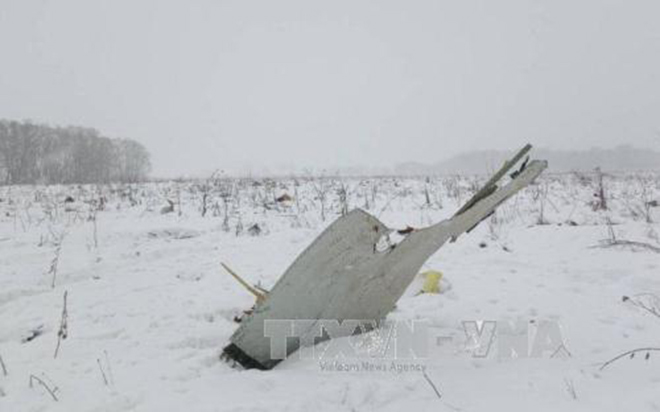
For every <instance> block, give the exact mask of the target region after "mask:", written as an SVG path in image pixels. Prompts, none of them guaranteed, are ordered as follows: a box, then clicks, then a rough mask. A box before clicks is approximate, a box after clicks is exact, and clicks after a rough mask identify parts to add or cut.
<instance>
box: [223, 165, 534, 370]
mask: <svg viewBox="0 0 660 412" xmlns="http://www.w3.org/2000/svg"><path fill="white" fill-rule="evenodd" d="M546 167H547V162H545V161H533V162H531V163H530V164H529V165H527V167H526V168H525V169H524V170H523V171H521V172H520V173H519V174H518V175H517V176H516V178H515V179H513V180H512V181H510V182H509V183H508V184H507V185H505V186H504V187H502V188H500V189H499V190H496V191H494V192H492V193H490V194H489V195H488V196H486V197H484V198H482V199H481V200H479V201H478V202H476V203H475V204H474V205H472V206H471V207H470V208H468V209H467V210H465V211H462V212H461V213H460V214H458V215H456V216H454V217H452V218H451V219H448V220H444V221H442V222H439V223H437V224H434V225H432V226H430V227H427V228H424V229H420V230H414V231H412V232H410V233H409V234H407V235H406V237H405V238H404V239H403V240H401V241H400V242H399V243H398V244H396V245H392V247H389V248H387V249H385V250H380V249H379V248H378V247H377V245H378V243H379V241H381V240H382V238H383V236H387V235H388V234H390V233H391V232H392V229H390V228H388V227H387V226H385V225H384V224H383V223H381V222H380V221H379V220H378V219H377V218H375V217H374V216H372V215H370V214H369V213H366V212H364V211H362V210H360V209H356V210H353V211H352V212H350V213H348V214H347V215H346V216H343V217H340V218H339V219H337V220H336V221H335V222H333V223H332V224H331V225H330V226H329V227H328V228H327V229H326V230H325V231H324V232H323V233H322V234H321V235H320V236H319V237H318V238H316V240H314V242H313V243H312V244H311V245H310V246H309V247H308V248H307V249H306V250H305V251H304V252H302V253H301V254H300V255H299V256H298V258H297V259H296V260H295V261H294V262H293V263H292V264H291V266H290V267H289V268H288V269H287V270H286V272H285V273H284V275H283V276H282V277H281V278H280V279H279V281H278V282H277V283H276V284H275V286H274V287H273V289H272V290H271V291H270V292H269V294H268V298H267V299H265V301H263V302H260V303H258V304H257V305H256V307H255V309H254V311H253V313H252V314H251V315H250V316H248V317H247V318H245V319H244V320H243V322H242V323H241V325H240V327H239V328H238V329H237V330H236V332H235V333H234V334H233V335H232V337H231V338H230V341H231V344H230V345H229V346H227V347H226V348H225V351H224V352H225V355H228V356H229V357H230V358H232V359H234V360H237V361H238V362H239V363H241V364H243V366H247V367H258V368H261V369H270V368H272V367H273V366H275V365H276V364H277V363H278V362H279V361H280V359H272V358H271V352H270V338H269V337H268V336H265V333H264V321H266V320H268V319H281V320H290V319H316V320H320V319H334V320H339V321H343V320H345V319H358V320H373V321H376V322H377V321H380V320H382V319H384V318H385V317H386V316H387V314H388V313H389V312H390V311H392V309H394V307H395V305H396V302H397V301H398V300H399V298H400V297H401V296H402V295H403V293H404V292H405V290H406V288H407V287H408V286H409V285H410V283H411V282H412V281H413V279H414V277H415V275H416V274H417V273H418V271H419V269H420V268H421V267H422V265H423V264H424V262H426V260H427V259H428V258H429V257H431V255H433V254H434V253H435V252H436V251H437V250H438V249H439V248H440V247H441V246H442V245H443V244H444V243H445V242H446V241H447V240H450V239H456V238H457V237H458V236H459V235H461V234H462V233H464V232H465V231H468V230H470V229H471V228H473V227H474V226H475V225H477V224H478V223H479V222H480V221H481V220H483V219H484V218H486V217H487V216H488V215H489V214H491V213H492V212H493V211H494V210H495V208H496V207H497V206H498V205H499V204H500V203H502V202H503V201H505V200H506V199H507V198H509V197H511V196H512V195H514V194H515V193H517V192H518V191H519V190H520V189H522V188H524V187H525V186H527V185H528V184H529V183H531V182H532V181H533V179H534V178H536V177H537V176H538V175H539V174H540V173H541V172H542V171H543V170H544V169H545V168H546ZM314 327H315V325H313V324H310V326H309V328H310V331H311V330H312V329H313V328H314ZM299 346H300V342H295V341H291V342H289V343H288V345H287V353H288V354H290V353H292V352H294V351H295V350H297V349H298V348H299Z"/></svg>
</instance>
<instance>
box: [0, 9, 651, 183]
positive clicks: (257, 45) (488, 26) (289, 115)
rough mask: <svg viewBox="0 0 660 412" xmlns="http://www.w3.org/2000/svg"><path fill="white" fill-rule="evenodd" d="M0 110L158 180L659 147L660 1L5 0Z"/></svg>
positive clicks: (0, 17)
mask: <svg viewBox="0 0 660 412" xmlns="http://www.w3.org/2000/svg"><path fill="white" fill-rule="evenodd" d="M0 118H9V119H32V120H34V121H37V122H47V123H51V124H56V125H67V124H75V125H83V126H90V127H94V128H97V129H99V130H100V131H101V132H103V133H104V134H105V135H108V136H110V137H128V138H133V139H135V140H138V141H140V142H141V143H143V144H144V145H145V146H146V147H147V148H148V149H149V150H150V152H151V153H152V161H153V164H154V174H156V175H167V176H171V175H176V174H197V173H206V172H208V171H211V170H213V169H216V168H221V169H224V170H226V171H230V172H239V171H240V172H244V171H248V170H252V171H255V172H257V171H261V170H263V169H264V168H267V169H270V170H275V169H278V168H282V167H289V168H291V167H296V168H303V167H308V168H313V169H316V170H320V169H323V168H329V169H331V168H334V167H337V166H354V165H363V166H386V165H388V164H392V163H397V162H402V161H410V160H417V161H422V162H434V161H438V160H442V159H445V158H447V157H449V156H451V155H454V154H457V153H459V152H462V151H465V150H470V149H475V148H511V149H513V148H517V146H520V145H521V144H522V143H523V142H525V141H530V142H532V143H535V144H536V145H538V146H544V147H549V148H557V149H570V148H576V149H584V148H589V147H592V146H601V147H612V146H616V145H618V144H625V143H629V144H633V145H636V146H642V147H656V148H657V147H658V146H660V143H658V142H659V140H660V137H658V136H660V1H657V0H649V1H641V0H625V1H624V0H622V1H608V0H582V1H580V0H566V1H561V0H554V1H549V0H548V1H530V0H524V1H523V0H521V1H466V0H455V1H441V0H437V1H359V0H358V1H336V0H333V1H325V2H318V1H310V0H301V1H281V0H280V1H246V0H244V1H221V0H206V1H203V0H190V1H183V0H182V1H165V0H159V1H156V0H154V1H123V0H122V1H118V0H113V1H100V0H99V1H93V0H79V1H68V0H58V1H55V0H53V1H48V0H41V1H34V0H0Z"/></svg>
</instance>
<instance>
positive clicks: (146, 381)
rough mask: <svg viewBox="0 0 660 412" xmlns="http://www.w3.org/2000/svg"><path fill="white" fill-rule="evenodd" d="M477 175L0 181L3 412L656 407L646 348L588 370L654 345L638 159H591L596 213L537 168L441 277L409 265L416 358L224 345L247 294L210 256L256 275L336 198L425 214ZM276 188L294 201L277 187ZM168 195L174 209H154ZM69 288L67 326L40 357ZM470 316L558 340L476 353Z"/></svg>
mask: <svg viewBox="0 0 660 412" xmlns="http://www.w3.org/2000/svg"><path fill="white" fill-rule="evenodd" d="M478 183H479V180H478V179H476V178H473V177H444V178H432V179H430V180H426V179H421V178H420V179H415V178H379V179H376V178H370V179H357V178H345V179H330V178H325V179H320V178H316V179H299V180H297V181H296V180H293V179H280V180H258V181H252V180H247V179H244V180H232V179H215V180H212V181H200V182H190V181H185V182H160V183H150V184H143V185H132V186H129V185H123V186H121V185H116V186H99V187H97V186H51V187H3V188H0V359H1V360H2V364H4V367H3V368H0V411H3V412H4V411H7V412H13V411H40V410H44V411H67V412H68V411H180V410H181V411H183V410H187V411H188V410H189V411H224V410H237V411H239V410H240V411H252V410H268V411H278V410H293V411H297V410H300V411H308V410H330V411H337V410H348V411H359V410H411V411H412V410H434V411H437V410H456V411H484V410H506V411H529V410H552V411H556V410H593V411H602V410H612V411H620V410H635V411H641V410H660V352H657V351H656V352H650V358H649V359H645V358H646V354H647V352H639V353H637V354H636V355H635V357H634V358H633V359H629V357H625V358H624V359H621V360H618V361H616V362H614V363H612V364H610V365H608V366H607V367H606V368H604V369H602V370H601V366H602V365H603V363H604V362H605V361H607V360H608V359H611V358H613V357H615V356H617V355H618V354H621V353H623V352H625V351H627V350H631V349H635V348H642V347H655V348H660V316H658V315H654V314H653V313H651V311H649V310H644V309H643V308H641V307H639V306H636V303H638V304H639V303H643V304H646V305H648V307H649V308H650V309H653V305H654V304H657V302H654V298H653V296H651V295H640V294H654V295H657V296H660V253H658V252H657V250H656V249H657V248H659V247H660V240H659V235H658V233H660V227H658V224H657V223H655V222H658V221H660V208H658V207H653V206H652V205H653V203H652V201H653V200H656V201H657V200H660V176H658V175H653V174H620V175H608V176H606V177H605V180H604V185H605V195H606V200H607V210H598V211H595V210H594V205H595V204H596V202H597V200H598V199H597V197H595V196H594V193H596V192H597V179H595V178H594V176H591V175H577V174H565V175H552V174H546V175H544V176H542V178H541V179H540V180H539V182H537V184H536V185H534V186H532V187H529V188H527V189H525V190H524V191H523V192H521V193H520V194H519V195H518V196H516V197H515V198H513V199H511V200H510V201H509V202H507V203H506V204H505V205H503V206H502V207H501V208H500V209H499V210H498V212H497V213H496V214H495V215H494V216H493V217H491V218H490V219H488V220H487V221H485V222H483V223H482V224H481V225H480V226H479V227H478V228H477V229H475V230H474V231H473V232H471V233H470V234H467V235H465V236H463V237H461V238H460V239H459V240H458V242H456V243H452V244H447V245H445V246H444V247H443V248H442V249H441V250H440V251H439V252H438V253H437V254H435V255H434V256H433V257H432V258H431V259H430V260H429V261H428V262H427V264H426V265H425V266H426V268H427V269H435V270H440V271H442V272H443V273H444V278H443V283H442V286H443V293H440V294H423V295H418V294H417V293H416V292H417V291H418V290H419V288H420V285H421V282H422V280H421V279H418V280H417V281H415V283H413V285H411V288H410V290H409V291H408V292H407V293H406V295H405V296H404V297H403V298H402V299H401V300H400V302H399V305H398V307H397V309H396V310H395V312H393V313H392V314H391V316H390V318H391V319H390V320H400V321H407V320H412V319H417V320H424V321H428V324H429V325H430V332H431V335H432V336H433V337H434V338H433V340H432V342H431V344H430V350H429V353H428V355H427V356H426V357H424V358H423V359H417V360H415V364H416V365H418V366H419V365H422V366H423V368H424V371H423V372H422V371H420V370H418V369H415V370H410V371H403V372H397V371H392V370H389V366H390V365H391V362H390V361H389V360H387V359H385V360H383V359H380V360H379V359H376V360H369V359H358V360H357V362H362V361H373V362H375V363H378V362H382V363H383V364H385V365H386V366H388V367H387V368H386V370H385V371H366V370H350V371H343V370H340V369H341V368H339V369H338V368H334V370H327V368H325V369H324V368H323V367H322V361H321V360H319V359H298V358H296V359H289V360H286V361H284V362H283V363H281V364H280V365H278V366H277V367H276V368H275V369H273V370H271V371H265V372H264V371H257V370H240V369H237V368H232V367H231V366H230V365H229V364H227V363H226V362H224V361H222V360H220V358H219V355H220V353H221V350H222V348H223V347H224V346H225V345H226V344H227V342H228V339H229V337H230V336H231V334H232V333H233V331H234V330H235V328H236V327H237V324H236V323H235V322H234V320H233V319H234V317H235V316H236V315H240V314H241V313H242V311H243V310H245V309H248V308H249V307H250V306H251V305H252V304H253V298H252V297H251V296H250V295H248V294H247V293H246V292H245V290H244V289H242V288H241V287H240V286H239V285H238V284H237V283H236V282H235V281H234V280H233V279H232V278H231V277H230V276H228V275H227V274H226V273H225V272H224V271H223V270H222V268H221V267H220V265H219V263H220V262H221V261H222V262H226V263H228V264H229V265H230V266H231V267H232V268H233V269H235V270H236V271H237V272H239V273H240V274H241V275H242V276H244V277H245V278H247V279H249V280H250V281H252V282H254V283H259V284H260V285H261V286H262V287H264V288H266V289H268V288H269V287H271V286H272V285H273V284H274V283H275V281H276V280H277V279H278V277H279V276H280V275H281V274H282V273H283V272H284V270H285V269H286V267H287V266H288V265H289V264H290V263H291V262H292V261H293V259H294V258H295V257H296V256H297V254H298V253H300V252H301V251H302V250H303V249H304V248H305V247H306V246H307V245H308V244H309V243H310V242H311V241H312V240H313V239H314V238H315V237H316V236H317V235H318V234H319V233H320V232H321V231H322V230H323V229H324V227H326V226H327V225H328V224H329V223H330V222H331V221H332V220H334V219H335V218H336V217H337V216H338V215H339V214H340V213H341V211H342V209H346V208H348V209H350V208H354V207H361V208H363V209H366V210H368V211H369V212H370V213H372V214H374V215H376V216H378V217H379V218H380V219H381V220H382V221H383V222H384V223H386V224H387V225H388V226H390V227H401V228H405V227H406V226H407V225H410V226H413V227H422V226H426V225H428V224H430V223H431V222H435V221H438V220H440V219H442V218H446V217H448V216H451V214H452V213H453V212H454V211H455V210H456V209H457V207H458V206H459V205H460V204H461V203H462V202H464V201H465V200H467V198H468V197H469V195H470V194H471V193H472V191H473V190H474V188H475V187H477V186H478ZM284 193H287V194H289V195H290V196H291V197H292V199H291V200H285V201H283V202H277V201H276V200H275V199H276V198H277V197H279V196H281V195H283V194H284ZM67 196H70V197H71V199H69V200H73V201H72V202H65V200H66V198H67ZM101 199H103V200H101ZM166 199H170V200H171V201H172V205H173V211H172V212H170V213H165V214H163V213H161V209H162V208H163V207H167V206H168V202H167V201H166ZM204 199H206V214H205V216H202V209H204V206H203V203H204ZM342 199H345V200H342ZM645 205H648V206H645ZM648 220H650V222H649V221H648ZM255 224H256V225H258V229H257V227H256V226H253V225H255ZM614 239H616V240H617V241H633V242H639V243H633V244H613V243H612V240H614ZM608 242H609V243H608ZM53 283H54V287H53ZM65 293H67V318H66V320H67V332H68V333H67V336H66V339H62V340H61V343H60V347H59V352H58V354H57V357H55V356H54V354H55V351H56V347H57V343H58V331H59V330H60V327H61V322H62V312H63V301H64V294H65ZM623 296H628V297H630V299H627V300H625V299H623ZM481 320H486V321H497V322H498V325H505V324H509V323H508V322H514V323H515V322H517V324H518V325H531V326H530V329H529V330H530V331H532V332H530V333H532V334H533V331H534V325H538V324H540V323H541V322H554V324H556V325H559V327H560V329H559V330H560V333H561V338H562V339H563V342H564V345H565V349H566V350H562V351H560V352H558V353H550V352H549V351H545V352H543V353H541V354H540V356H531V357H526V358H521V357H518V358H515V357H508V356H500V355H499V353H500V352H499V351H498V350H497V345H498V339H497V338H496V339H495V341H494V345H493V350H491V351H490V352H488V354H487V356H485V357H477V356H475V349H474V347H473V345H472V344H471V342H469V341H468V340H467V338H466V334H465V331H464V322H470V321H481ZM498 327H499V326H498ZM498 330H499V329H498ZM502 330H504V328H503V329H502ZM530 337H533V336H531V335H530ZM358 338H362V339H364V338H365V337H364V336H363V337H358ZM352 361H354V360H346V362H347V364H348V363H350V362H352ZM399 366H402V364H399ZM31 376H33V378H31ZM430 382H433V384H434V385H435V386H436V388H437V390H438V392H439V393H440V395H441V397H440V398H439V397H438V395H437V394H436V393H435V391H434V389H433V388H432V385H431V383H430ZM30 383H31V385H30ZM48 390H51V391H53V395H54V397H56V398H57V400H55V399H54V397H53V396H51V394H50V393H49V391H48Z"/></svg>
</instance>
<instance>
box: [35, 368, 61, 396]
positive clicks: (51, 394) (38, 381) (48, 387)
mask: <svg viewBox="0 0 660 412" xmlns="http://www.w3.org/2000/svg"><path fill="white" fill-rule="evenodd" d="M34 381H37V383H38V384H39V385H41V386H42V387H43V388H44V389H46V391H47V392H48V393H49V394H50V396H51V398H53V400H54V401H55V402H57V401H59V399H57V395H55V392H57V390H58V388H57V386H56V387H55V388H52V389H51V387H50V386H48V384H47V383H46V382H44V381H43V380H42V379H41V378H39V377H38V376H35V375H30V388H34Z"/></svg>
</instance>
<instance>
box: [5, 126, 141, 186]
mask: <svg viewBox="0 0 660 412" xmlns="http://www.w3.org/2000/svg"><path fill="white" fill-rule="evenodd" d="M150 169H151V163H150V160H149V152H148V151H147V150H146V149H145V148H144V146H142V145H141V144H140V143H138V142H136V141H134V140H130V139H110V138H107V137H104V136H102V135H101V134H100V133H99V132H98V131H97V130H94V129H90V128H84V127H75V126H67V127H52V126H48V125H43V124H35V123H32V122H28V121H26V122H19V121H14V120H0V184H8V185H11V184H33V183H41V184H55V183H63V184H67V183H107V182H137V181H140V180H144V179H145V178H146V177H147V174H148V173H149V171H150Z"/></svg>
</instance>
